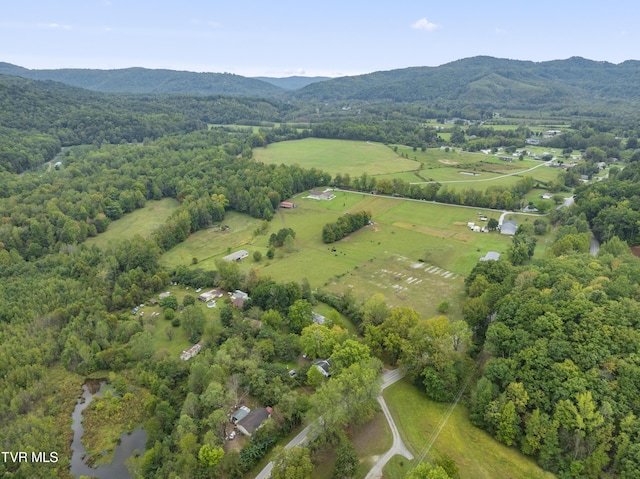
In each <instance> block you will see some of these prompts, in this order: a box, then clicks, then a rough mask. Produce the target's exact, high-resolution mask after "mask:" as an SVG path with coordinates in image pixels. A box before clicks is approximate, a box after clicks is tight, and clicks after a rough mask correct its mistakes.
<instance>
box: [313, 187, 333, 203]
mask: <svg viewBox="0 0 640 479" xmlns="http://www.w3.org/2000/svg"><path fill="white" fill-rule="evenodd" d="M335 197H336V195H334V194H333V193H332V192H331V189H330V188H327V189H326V190H324V191H320V190H311V191H309V196H307V198H311V199H312V200H323V201H329V200H332V199H334V198H335Z"/></svg>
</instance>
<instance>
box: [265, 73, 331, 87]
mask: <svg viewBox="0 0 640 479" xmlns="http://www.w3.org/2000/svg"><path fill="white" fill-rule="evenodd" d="M255 79H256V80H261V81H266V82H267V83H271V84H272V85H275V86H277V87H280V88H284V89H285V90H298V89H300V88H304V87H306V86H307V85H311V84H312V83H317V82H321V81H326V80H331V77H302V76H292V77H285V78H274V77H255Z"/></svg>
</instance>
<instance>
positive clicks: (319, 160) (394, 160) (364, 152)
mask: <svg viewBox="0 0 640 479" xmlns="http://www.w3.org/2000/svg"><path fill="white" fill-rule="evenodd" d="M253 154H254V156H255V158H256V160H258V161H263V162H265V163H275V164H278V165H279V164H281V163H284V164H286V165H293V164H298V165H300V166H301V167H303V168H312V167H313V168H317V169H321V170H323V171H326V172H328V173H330V174H331V175H336V174H338V173H340V174H343V175H344V174H349V175H351V176H352V177H355V176H360V175H362V173H364V172H365V171H366V172H367V174H368V175H370V176H375V175H381V174H386V173H396V172H401V171H411V170H416V169H417V168H418V167H419V166H420V165H419V163H417V162H416V161H413V160H409V159H406V158H401V157H400V156H398V155H397V154H396V153H394V152H393V150H391V149H389V148H388V147H386V146H384V145H382V144H380V143H369V142H364V141H346V140H325V139H318V138H306V139H304V140H294V141H285V142H282V143H274V144H272V145H269V147H268V148H256V149H254V150H253Z"/></svg>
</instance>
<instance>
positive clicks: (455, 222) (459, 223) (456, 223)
mask: <svg viewBox="0 0 640 479" xmlns="http://www.w3.org/2000/svg"><path fill="white" fill-rule="evenodd" d="M453 225H454V226H467V223H465V222H464V221H454V222H453Z"/></svg>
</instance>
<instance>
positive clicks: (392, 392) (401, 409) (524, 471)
mask: <svg viewBox="0 0 640 479" xmlns="http://www.w3.org/2000/svg"><path fill="white" fill-rule="evenodd" d="M384 397H385V400H386V402H387V405H388V406H389V409H390V411H391V414H392V415H393V417H394V419H395V422H396V425H397V426H398V429H399V430H400V434H401V436H402V438H403V440H404V442H405V444H406V445H407V447H408V448H409V449H410V450H411V451H412V452H413V453H414V455H416V456H418V455H419V454H421V453H422V452H423V450H424V448H425V446H426V445H427V444H428V443H429V442H430V440H431V438H432V437H433V434H434V431H436V430H437V429H438V428H439V427H440V424H441V421H442V420H443V419H444V418H446V415H447V414H448V412H449V404H443V403H437V402H434V401H431V400H429V399H427V398H426V397H425V396H424V393H423V392H422V391H420V390H419V389H418V388H417V387H416V386H414V385H412V384H410V383H409V382H408V381H407V380H406V379H405V380H403V381H399V382H397V383H396V384H394V385H393V386H391V387H389V388H387V389H386V390H385V391H384ZM441 454H446V455H447V456H449V457H450V458H452V459H453V460H454V461H455V463H456V465H457V467H458V470H459V472H460V477H464V478H468V479H493V478H496V477H508V478H512V479H538V478H539V479H553V478H554V477H555V476H554V475H553V474H551V473H548V472H545V471H543V470H542V469H541V468H540V467H539V466H538V465H537V464H536V463H535V462H534V461H533V460H531V459H530V458H528V457H526V456H524V455H523V454H521V453H519V452H518V451H517V450H516V449H515V448H512V447H507V446H505V445H504V444H501V443H499V442H498V441H496V440H495V439H493V438H492V437H491V436H490V435H489V434H487V433H486V432H484V431H482V430H481V429H478V428H476V427H475V426H473V425H472V424H471V422H470V421H469V413H468V411H467V409H466V408H465V407H464V406H463V404H462V402H460V403H458V404H457V405H456V406H455V408H454V409H453V411H452V413H451V415H450V416H449V417H448V419H447V421H446V424H445V426H444V428H443V429H442V431H441V432H440V434H439V435H438V437H437V439H436V440H435V442H434V443H433V447H432V448H431V449H430V451H429V453H428V454H427V457H426V460H428V461H433V460H435V459H436V458H437V457H438V456H439V455H441ZM401 463H402V465H401ZM414 464H415V463H414V462H411V461H408V460H406V459H399V458H397V457H396V458H394V460H393V461H392V463H390V464H388V467H386V468H385V474H386V473H387V472H389V478H399V477H404V476H401V475H400V474H401V473H403V472H404V473H406V472H407V469H408V468H409V467H411V466H413V465H414Z"/></svg>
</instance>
